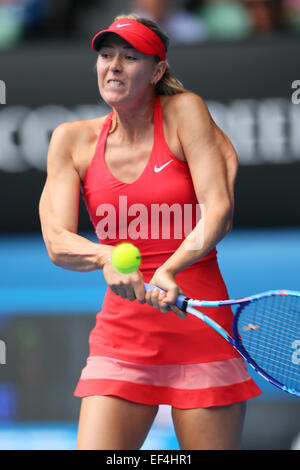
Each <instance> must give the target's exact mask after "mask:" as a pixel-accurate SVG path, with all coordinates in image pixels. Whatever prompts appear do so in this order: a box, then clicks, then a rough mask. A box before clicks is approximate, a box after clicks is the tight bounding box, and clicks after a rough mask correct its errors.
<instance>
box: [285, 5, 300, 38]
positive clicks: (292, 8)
mask: <svg viewBox="0 0 300 470" xmlns="http://www.w3.org/2000/svg"><path fill="white" fill-rule="evenodd" d="M282 9H283V18H284V22H285V24H286V26H287V28H288V30H289V31H291V32H295V33H298V34H299V33H300V0H283V6H282Z"/></svg>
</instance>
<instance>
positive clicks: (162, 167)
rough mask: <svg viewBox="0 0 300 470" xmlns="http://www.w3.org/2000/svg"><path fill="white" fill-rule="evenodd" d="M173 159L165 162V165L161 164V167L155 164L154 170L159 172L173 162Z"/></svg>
mask: <svg viewBox="0 0 300 470" xmlns="http://www.w3.org/2000/svg"><path fill="white" fill-rule="evenodd" d="M172 161H173V160H169V161H168V162H167V163H165V164H164V165H162V166H160V167H159V168H157V166H156V165H155V167H154V171H155V173H159V172H160V171H161V170H163V169H164V168H165V166H167V165H169V163H171V162H172Z"/></svg>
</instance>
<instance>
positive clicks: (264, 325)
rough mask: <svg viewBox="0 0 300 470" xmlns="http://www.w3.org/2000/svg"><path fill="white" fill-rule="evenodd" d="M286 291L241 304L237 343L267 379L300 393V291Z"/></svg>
mask: <svg viewBox="0 0 300 470" xmlns="http://www.w3.org/2000/svg"><path fill="white" fill-rule="evenodd" d="M283 292H287V291H278V292H275V291H274V292H273V293H271V294H270V293H266V294H261V296H257V297H255V298H249V300H248V301H245V302H242V303H240V304H238V305H237V309H236V312H235V314H234V322H233V344H234V346H235V347H236V348H237V349H238V350H239V352H240V353H241V354H242V355H243V356H244V358H245V359H246V360H247V361H248V362H249V364H250V365H251V366H252V367H253V368H254V369H255V370H256V372H258V373H259V374H260V375H262V376H263V377H264V378H265V379H266V380H268V381H269V382H270V383H272V384H273V385H275V386H276V387H278V388H280V389H282V390H284V391H286V392H288V393H290V394H293V395H296V396H300V293H299V292H293V291H289V293H288V294H286V293H283Z"/></svg>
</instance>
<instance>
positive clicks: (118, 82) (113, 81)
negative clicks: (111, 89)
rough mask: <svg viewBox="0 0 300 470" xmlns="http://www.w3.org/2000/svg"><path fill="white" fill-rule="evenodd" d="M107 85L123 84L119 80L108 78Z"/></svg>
mask: <svg viewBox="0 0 300 470" xmlns="http://www.w3.org/2000/svg"><path fill="white" fill-rule="evenodd" d="M107 83H108V85H112V86H117V87H118V86H122V85H124V83H123V82H121V81H120V80H108V82H107Z"/></svg>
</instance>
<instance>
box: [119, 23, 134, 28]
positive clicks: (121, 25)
mask: <svg viewBox="0 0 300 470" xmlns="http://www.w3.org/2000/svg"><path fill="white" fill-rule="evenodd" d="M123 26H131V24H117V28H123Z"/></svg>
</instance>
